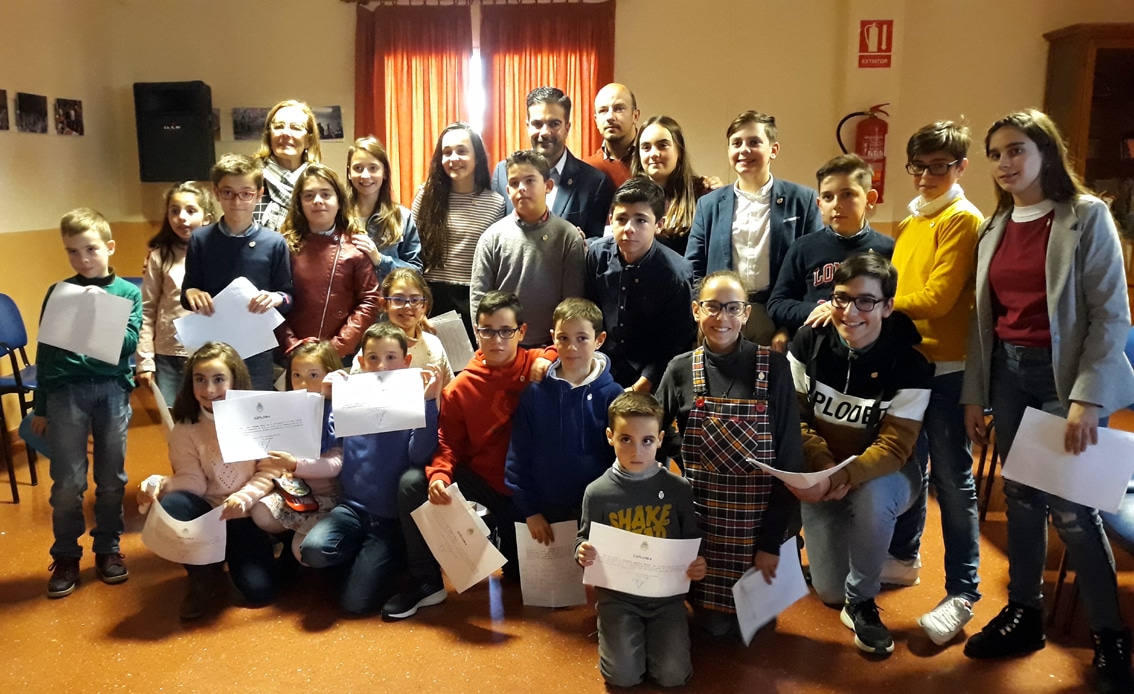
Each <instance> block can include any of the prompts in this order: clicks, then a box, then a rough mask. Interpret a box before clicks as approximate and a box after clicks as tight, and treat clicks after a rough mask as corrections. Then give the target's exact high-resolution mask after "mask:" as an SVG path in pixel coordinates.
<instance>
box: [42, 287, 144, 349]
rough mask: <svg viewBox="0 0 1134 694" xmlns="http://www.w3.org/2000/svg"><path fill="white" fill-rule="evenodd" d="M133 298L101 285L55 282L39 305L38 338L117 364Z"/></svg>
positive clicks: (44, 341)
mask: <svg viewBox="0 0 1134 694" xmlns="http://www.w3.org/2000/svg"><path fill="white" fill-rule="evenodd" d="M133 308H134V302H133V301H131V300H129V299H127V298H126V297H123V296H115V295H113V294H107V293H106V291H104V290H103V289H102V288H101V287H80V286H79V285H77V284H71V283H70V282H56V283H55V289H54V290H53V291H52V292H51V296H50V297H48V299H47V305H46V306H44V307H43V317H42V318H41V319H40V322H39V336H38V338H37V339H38V340H39V341H40V342H42V343H44V344H45V345H51V346H52V347H58V348H60V349H66V350H70V351H72V352H74V353H75V354H82V355H84V356H87V357H91V358H92V359H98V360H99V361H104V362H107V363H108V364H117V363H118V360H119V359H121V358H122V343H123V341H124V340H125V338H126V327H127V325H128V324H129V322H130V311H131V310H133Z"/></svg>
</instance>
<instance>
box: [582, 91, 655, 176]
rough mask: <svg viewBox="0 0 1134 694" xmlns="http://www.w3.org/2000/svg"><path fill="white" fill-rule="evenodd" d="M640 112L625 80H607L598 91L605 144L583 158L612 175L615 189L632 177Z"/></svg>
mask: <svg viewBox="0 0 1134 694" xmlns="http://www.w3.org/2000/svg"><path fill="white" fill-rule="evenodd" d="M640 115H641V111H639V110H638V100H637V99H636V98H635V97H634V92H632V91H630V89H629V88H628V87H627V86H626V85H624V84H617V83H612V84H608V85H606V86H605V87H603V88H602V89H600V90H599V93H598V94H597V95H595V125H596V126H597V127H598V130H599V134H600V135H602V146H601V147H599V149H598V151H597V152H595V153H594V154H592V155H591V156H589V157H587V158H586V159H584V160H583V161H585V162H587V163H588V164H590V165H591V166H593V167H595V168H596V169H598V170H599V171H601V172H603V173H604V174H606V175H607V176H608V177H610V183H611V185H613V186H614V188H615V189H617V188H618V187H619V186H621V185H622V184H623V183H625V182H626V179H628V178H630V162H631V160H633V159H634V141H635V140H636V139H637V138H638V116H640Z"/></svg>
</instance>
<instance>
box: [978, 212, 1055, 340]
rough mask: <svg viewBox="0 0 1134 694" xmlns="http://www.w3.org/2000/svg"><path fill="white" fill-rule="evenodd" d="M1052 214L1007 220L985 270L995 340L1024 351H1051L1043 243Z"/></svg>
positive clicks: (1045, 243)
mask: <svg viewBox="0 0 1134 694" xmlns="http://www.w3.org/2000/svg"><path fill="white" fill-rule="evenodd" d="M1054 218H1055V213H1054V212H1049V213H1048V214H1046V215H1044V216H1043V217H1040V218H1039V219H1034V220H1032V221H1030V222H1016V221H1013V220H1011V219H1009V220H1008V224H1007V226H1005V228H1004V236H1003V238H1001V240H1000V245H999V246H998V247H997V249H996V253H994V254H993V256H992V263H991V264H990V266H989V268H988V280H989V285H990V287H991V289H992V311H993V317H994V320H995V322H994V329H995V330H996V337H997V338H998V339H999V340H1001V341H1002V342H1009V343H1011V344H1014V345H1022V346H1024V347H1051V319H1050V317H1049V316H1048V313H1047V272H1046V265H1047V241H1048V239H1049V238H1050V236H1051V222H1052V220H1053V219H1054Z"/></svg>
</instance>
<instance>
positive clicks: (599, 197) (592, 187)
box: [492, 87, 614, 238]
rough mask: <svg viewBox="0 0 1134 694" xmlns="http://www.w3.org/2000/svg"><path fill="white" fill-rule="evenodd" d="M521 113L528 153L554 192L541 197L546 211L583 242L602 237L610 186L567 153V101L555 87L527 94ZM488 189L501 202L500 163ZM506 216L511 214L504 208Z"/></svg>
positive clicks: (503, 175) (504, 179)
mask: <svg viewBox="0 0 1134 694" xmlns="http://www.w3.org/2000/svg"><path fill="white" fill-rule="evenodd" d="M527 107H528V118H527V125H528V137H530V138H531V142H532V149H534V150H535V151H537V152H539V153H540V154H542V155H543V156H544V158H546V159H547V162H548V164H550V165H551V180H552V181H554V187H553V188H552V189H551V192H550V193H548V196H547V206H548V208H549V209H550V210H551V213H552V214H554V215H555V216H557V217H562V218H563V219H566V220H567V221H568V222H570V223H572V224H574V225H575V226H576V227H578V228H579V229H581V230H582V231H583V233H584V234H585V235H586V236H587V237H589V238H594V237H599V236H602V235H603V231H604V229H605V227H606V220H607V215H608V213H609V211H610V200H611V198H612V197H613V196H614V186H612V185H611V183H610V179H608V178H607V177H606V174H604V173H603V172H601V171H599V170H598V169H596V168H595V167H593V166H591V165H590V164H586V163H584V162H582V161H581V160H579V159H578V158H577V157H575V155H573V154H571V152H569V151H568V150H567V142H566V141H567V133H569V132H570V131H571V99H570V98H569V97H568V96H567V95H566V94H564V93H563V91H562V90H560V89H556V88H555V87H538V88H536V89H533V90H532V91H530V92H528V98H527ZM492 189H493V190H495V191H497V192H498V193H500V194H501V195H503V196H505V198H507V196H508V193H507V191H508V173H507V169H506V167H505V165H504V162H503V161H502V162H500V163H499V164H497V165H496V170H495V172H493V174H492ZM508 212H512V205H511V204H510V203H509V204H508Z"/></svg>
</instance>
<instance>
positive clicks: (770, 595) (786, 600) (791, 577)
mask: <svg viewBox="0 0 1134 694" xmlns="http://www.w3.org/2000/svg"><path fill="white" fill-rule="evenodd" d="M795 543H796V540H795V538H794V537H792V538H790V539H789V540H788V541H787V542H785V543H784V544H783V545H782V546H781V547H780V564H779V566H777V567H776V577H775V578H774V579H772V583H771V584H769V583H768V582H767V581H765V580H764V574H762V573H760V572H759V571H757V570H756V569H749V570H748V571H746V572H745V573H744V575H743V576H741V577H740V580H739V581H737V582H736V583H735V584H734V585H733V586H732V598H733V602H735V603H736V618H737V620H739V622H740V635H741V637H743V638H744V644H745V645H748V644H750V643H752V637H753V636H755V635H756V632H757V631H760V629H761V628H762V627H763V626H764V625H765V624H767V623H768V622H770V621H772V620H773V619H775V618H776V616H777V615H779V614H780V613H781V612H783V611H784V610H786V609H787V608H789V607H791V606H792V605H794V604H795V602H796V601H797V600H799V599H801V598H803V597H806V596H807V581H805V580H804V579H803V568H802V567H800V565H799V550H797V549H796V544H795Z"/></svg>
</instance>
